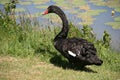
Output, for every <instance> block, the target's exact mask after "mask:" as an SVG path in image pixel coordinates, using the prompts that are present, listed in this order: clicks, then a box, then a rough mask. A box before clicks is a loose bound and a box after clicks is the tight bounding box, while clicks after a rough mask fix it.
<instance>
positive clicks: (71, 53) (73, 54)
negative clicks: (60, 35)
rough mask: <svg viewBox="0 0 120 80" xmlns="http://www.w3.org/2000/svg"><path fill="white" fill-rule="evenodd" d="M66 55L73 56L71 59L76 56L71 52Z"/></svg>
mask: <svg viewBox="0 0 120 80" xmlns="http://www.w3.org/2000/svg"><path fill="white" fill-rule="evenodd" d="M68 54H69V55H71V56H73V57H75V56H76V54H75V53H73V52H72V51H68Z"/></svg>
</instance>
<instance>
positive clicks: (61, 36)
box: [54, 12, 69, 41]
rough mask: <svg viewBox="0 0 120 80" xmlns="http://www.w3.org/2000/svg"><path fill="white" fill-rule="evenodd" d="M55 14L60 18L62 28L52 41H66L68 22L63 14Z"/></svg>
mask: <svg viewBox="0 0 120 80" xmlns="http://www.w3.org/2000/svg"><path fill="white" fill-rule="evenodd" d="M56 14H58V16H59V17H60V18H61V20H62V23H63V27H62V30H61V31H60V32H59V33H58V34H57V36H56V37H55V39H54V41H57V40H59V39H66V38H67V34H68V31H69V27H68V20H67V18H66V16H65V14H64V13H63V12H59V13H57V12H56Z"/></svg>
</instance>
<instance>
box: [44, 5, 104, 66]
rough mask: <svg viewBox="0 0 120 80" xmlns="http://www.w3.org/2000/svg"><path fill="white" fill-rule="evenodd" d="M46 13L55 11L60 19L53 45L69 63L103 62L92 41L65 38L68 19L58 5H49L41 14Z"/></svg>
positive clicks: (99, 63)
mask: <svg viewBox="0 0 120 80" xmlns="http://www.w3.org/2000/svg"><path fill="white" fill-rule="evenodd" d="M48 13H56V14H57V15H58V16H59V17H60V18H61V20H62V23H63V28H62V30H61V31H60V33H59V34H58V35H57V36H56V37H55V38H54V46H55V48H56V49H57V50H58V51H59V52H60V53H61V54H62V55H63V56H64V57H65V58H67V59H68V60H69V62H70V63H71V64H74V65H75V64H77V65H80V66H81V67H84V66H86V65H93V64H94V65H101V64H102V63H103V61H102V60H100V59H99V58H98V56H97V54H96V53H97V50H96V48H95V47H94V45H93V44H92V43H90V42H88V41H87V40H85V39H82V38H67V34H68V31H69V26H68V20H67V18H66V15H65V14H64V12H63V11H62V10H61V9H60V8H59V7H57V6H55V5H51V6H49V7H48V8H47V10H46V11H45V12H44V13H43V15H45V14H48Z"/></svg>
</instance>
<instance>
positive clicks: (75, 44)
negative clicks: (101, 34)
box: [63, 38, 96, 57]
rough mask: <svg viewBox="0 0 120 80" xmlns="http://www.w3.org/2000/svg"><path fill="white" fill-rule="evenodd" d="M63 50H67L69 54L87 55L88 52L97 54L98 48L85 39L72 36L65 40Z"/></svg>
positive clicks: (73, 55)
mask: <svg viewBox="0 0 120 80" xmlns="http://www.w3.org/2000/svg"><path fill="white" fill-rule="evenodd" d="M63 52H67V53H68V55H69V56H72V57H77V56H86V54H88V53H95V54H96V49H95V48H94V45H93V44H92V43H89V42H87V41H86V40H84V39H80V38H71V39H68V40H67V41H66V42H65V44H64V46H63Z"/></svg>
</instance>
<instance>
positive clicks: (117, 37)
mask: <svg viewBox="0 0 120 80" xmlns="http://www.w3.org/2000/svg"><path fill="white" fill-rule="evenodd" d="M21 1H24V0H21ZM25 1H26V0H25ZM29 2H31V4H29V5H21V4H17V8H24V9H26V10H27V11H29V12H30V14H35V13H39V12H43V11H44V10H45V9H41V8H40V9H39V8H36V7H35V6H49V5H53V4H56V3H55V2H54V1H53V0H50V1H49V2H46V3H44V4H34V3H33V2H32V1H29ZM86 2H87V4H88V5H89V7H90V9H92V10H98V9H105V10H106V12H104V13H100V14H99V15H97V16H93V17H94V18H95V20H94V21H93V24H92V25H91V27H92V28H93V30H94V32H95V34H96V36H97V38H98V39H102V36H103V32H104V30H106V31H108V32H109V34H111V37H112V42H111V46H112V48H113V49H115V50H119V49H120V29H118V30H115V29H113V28H112V27H110V26H108V25H105V23H106V22H114V19H113V17H112V16H111V11H112V8H109V7H107V6H96V5H94V4H93V3H91V2H90V1H89V0H86ZM0 8H3V5H0ZM46 8H47V7H46ZM74 9H75V10H79V9H77V8H74ZM81 11H82V10H81ZM81 11H79V12H81ZM64 12H65V14H66V15H67V17H68V19H69V21H71V22H73V24H75V25H77V26H78V27H81V25H80V24H79V23H80V22H81V19H80V18H78V17H77V16H76V15H75V14H72V13H71V11H70V10H64ZM83 12H84V10H83ZM117 16H120V13H118V12H116V13H115V17H117ZM38 20H39V21H40V22H41V23H40V24H41V25H44V26H47V25H51V24H50V20H48V19H45V18H44V17H42V16H40V17H38ZM52 25H53V26H57V24H56V23H54V22H53V24H52ZM119 51H120V50H119Z"/></svg>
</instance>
